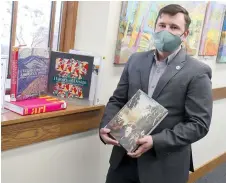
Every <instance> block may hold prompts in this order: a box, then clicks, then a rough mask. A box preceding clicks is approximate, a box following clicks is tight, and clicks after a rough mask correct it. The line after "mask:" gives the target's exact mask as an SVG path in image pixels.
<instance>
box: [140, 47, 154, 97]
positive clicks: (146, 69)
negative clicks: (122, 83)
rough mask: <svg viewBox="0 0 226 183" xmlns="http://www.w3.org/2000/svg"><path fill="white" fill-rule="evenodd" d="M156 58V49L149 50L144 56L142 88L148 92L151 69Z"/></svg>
mask: <svg viewBox="0 0 226 183" xmlns="http://www.w3.org/2000/svg"><path fill="white" fill-rule="evenodd" d="M153 58H154V51H153V50H152V51H150V52H148V54H147V56H146V57H145V58H144V60H143V62H142V63H141V68H140V80H141V81H140V82H141V88H142V90H143V92H145V93H148V84H149V75H150V71H151V66H152V63H153Z"/></svg>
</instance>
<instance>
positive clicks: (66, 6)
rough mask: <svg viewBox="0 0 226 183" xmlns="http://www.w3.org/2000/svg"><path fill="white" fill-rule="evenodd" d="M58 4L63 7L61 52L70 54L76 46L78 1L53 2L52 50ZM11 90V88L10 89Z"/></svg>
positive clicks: (15, 8)
mask: <svg viewBox="0 0 226 183" xmlns="http://www.w3.org/2000/svg"><path fill="white" fill-rule="evenodd" d="M18 3H20V2H18V1H13V2H12V18H11V30H10V44H9V59H8V73H7V79H10V78H11V76H10V60H11V50H12V48H13V46H15V42H16V28H17V14H18ZM56 3H62V4H61V5H62V6H61V14H60V16H61V20H60V25H59V26H60V29H59V30H60V31H59V34H60V35H59V38H58V39H59V44H58V45H59V51H63V52H68V51H69V50H70V49H72V48H74V45H75V43H74V42H75V29H76V20H77V12H78V3H79V2H78V1H62V2H59V1H58V2H57V1H52V2H51V13H50V26H49V27H50V28H49V40H48V46H49V48H50V50H52V46H53V36H54V25H55V16H56ZM8 89H9V88H8Z"/></svg>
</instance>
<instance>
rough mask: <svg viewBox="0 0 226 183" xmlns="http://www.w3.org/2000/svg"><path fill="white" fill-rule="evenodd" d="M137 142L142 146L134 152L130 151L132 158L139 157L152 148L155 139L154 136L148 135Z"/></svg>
mask: <svg viewBox="0 0 226 183" xmlns="http://www.w3.org/2000/svg"><path fill="white" fill-rule="evenodd" d="M137 144H139V145H140V147H139V148H138V149H137V150H136V151H135V152H133V153H128V155H129V156H131V157H132V158H138V157H140V156H141V155H142V154H143V153H145V152H146V151H148V150H150V149H151V148H152V147H153V139H152V136H150V135H147V136H144V137H143V138H141V139H139V140H138V141H137Z"/></svg>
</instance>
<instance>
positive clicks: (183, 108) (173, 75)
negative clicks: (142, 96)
mask: <svg viewBox="0 0 226 183" xmlns="http://www.w3.org/2000/svg"><path fill="white" fill-rule="evenodd" d="M153 57H154V52H153V51H148V52H141V53H135V54H133V55H132V56H131V57H130V59H129V60H128V62H127V64H126V65H125V68H124V70H123V73H122V76H121V78H120V81H119V83H118V86H117V88H116V90H115V91H114V93H113V96H112V97H110V99H109V102H108V104H107V106H106V109H105V113H104V116H103V119H102V122H101V124H100V128H101V127H104V126H105V125H106V124H107V123H108V122H109V121H110V120H111V119H112V118H113V116H114V115H115V114H116V113H117V112H118V111H119V110H120V109H121V108H122V107H123V106H124V105H125V103H126V102H127V101H128V100H129V99H130V98H131V97H132V96H133V95H134V94H135V93H136V91H137V90H138V89H141V90H143V91H144V92H146V93H148V83H149V82H148V81H149V74H150V69H151V66H152V62H153ZM177 66H180V69H179V70H178V68H179V67H177ZM176 67H177V69H176ZM152 97H153V99H155V100H156V101H157V102H159V103H160V104H162V105H163V106H164V107H165V108H167V109H168V110H169V114H168V116H167V117H166V118H165V119H164V120H163V121H162V122H161V124H160V125H159V126H158V127H157V128H156V129H155V130H154V131H153V132H152V134H151V135H152V137H153V143H154V146H153V148H152V149H151V150H150V151H148V152H146V153H144V154H143V155H142V156H141V157H140V158H138V160H137V161H138V170H139V176H140V180H141V183H185V182H187V179H188V176H189V168H190V170H192V169H193V164H192V152H191V144H192V143H193V142H196V141H197V140H199V139H201V138H203V137H204V136H205V135H206V134H207V132H208V130H209V126H210V122H211V117H212V105H213V102H212V85H211V69H210V67H209V66H207V65H206V64H204V63H202V62H199V61H197V60H196V59H194V58H192V57H190V56H188V55H187V54H186V52H185V51H184V49H181V51H180V52H179V53H178V54H177V55H176V57H175V58H174V59H173V60H172V61H171V62H170V63H169V65H168V67H167V69H166V71H165V72H164V74H163V75H162V77H161V78H160V80H159V82H158V84H157V86H156V89H155V91H154V93H153V96H152ZM125 154H126V151H125V150H124V149H123V148H121V147H117V146H114V147H113V150H112V154H111V158H110V166H111V168H113V169H115V168H117V167H118V166H119V165H120V162H121V160H122V158H123V157H124V156H125Z"/></svg>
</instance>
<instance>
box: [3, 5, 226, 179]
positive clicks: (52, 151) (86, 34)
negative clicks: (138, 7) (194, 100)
mask: <svg viewBox="0 0 226 183" xmlns="http://www.w3.org/2000/svg"><path fill="white" fill-rule="evenodd" d="M120 7H121V6H120V2H113V1H112V2H85V1H83V2H79V9H78V20H77V23H78V24H77V30H76V45H75V48H76V49H81V50H85V51H90V52H93V53H96V54H99V55H102V56H105V57H106V61H105V63H104V71H103V72H104V78H103V80H102V87H103V88H102V91H101V92H102V93H101V101H102V103H106V102H107V101H108V98H109V97H110V95H111V94H112V92H113V90H114V89H115V87H116V85H117V83H118V81H119V77H120V75H121V72H122V69H123V67H116V66H114V65H113V58H114V51H115V45H116V39H117V29H118V22H119V14H120ZM204 60H205V59H204ZM205 62H206V63H207V64H208V65H210V66H211V67H212V68H213V87H214V88H215V87H222V86H226V79H225V78H226V75H225V74H226V65H216V64H215V60H214V59H213V58H212V59H207V60H205ZM225 106H226V100H220V101H216V102H214V111H213V122H212V125H211V129H210V132H209V134H208V135H207V136H206V137H205V138H204V139H203V140H201V141H199V142H197V143H195V144H194V145H193V151H194V161H195V162H194V163H195V167H196V168H197V167H199V166H201V165H202V164H204V163H206V162H207V161H209V160H211V159H213V158H214V157H216V156H218V155H220V154H222V153H223V152H225V151H226V143H225V140H224V139H225V138H224V134H225V129H226V123H224V121H223V119H226V113H225V112H224V111H223V109H225ZM209 145H210V146H209ZM208 146H209V148H207V147H208ZM110 152H111V146H105V145H103V144H102V143H101V142H100V141H99V137H98V133H97V130H93V131H90V132H86V133H81V134H75V135H71V136H67V137H64V138H59V139H55V140H51V141H47V142H42V143H38V144H34V145H31V146H26V147H22V148H18V149H15V150H9V151H5V152H3V153H2V182H3V183H14V182H17V183H40V182H41V183H62V182H63V183H90V182H92V183H104V180H105V176H106V172H107V168H108V159H109V155H110Z"/></svg>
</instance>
